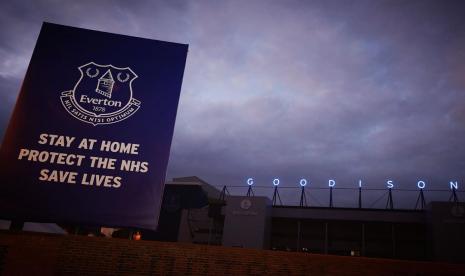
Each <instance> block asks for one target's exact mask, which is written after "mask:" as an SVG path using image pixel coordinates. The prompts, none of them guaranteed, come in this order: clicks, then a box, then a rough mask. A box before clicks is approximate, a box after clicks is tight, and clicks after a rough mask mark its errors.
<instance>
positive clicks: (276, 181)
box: [273, 178, 279, 186]
mask: <svg viewBox="0 0 465 276" xmlns="http://www.w3.org/2000/svg"><path fill="white" fill-rule="evenodd" d="M273 185H274V186H278V185H279V178H275V179H273Z"/></svg>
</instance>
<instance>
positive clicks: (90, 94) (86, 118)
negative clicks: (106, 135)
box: [60, 62, 141, 126]
mask: <svg viewBox="0 0 465 276" xmlns="http://www.w3.org/2000/svg"><path fill="white" fill-rule="evenodd" d="M78 69H79V71H80V72H81V77H80V78H79V80H78V81H77V83H76V84H75V85H74V88H73V89H72V90H68V91H64V92H62V93H61V97H60V99H61V103H62V104H63V107H64V108H65V109H66V111H68V113H69V114H71V115H72V116H73V117H75V118H76V119H78V120H80V121H83V122H85V123H89V124H92V125H94V126H97V125H104V124H113V123H117V122H120V121H122V120H125V119H127V118H129V117H130V116H132V115H133V114H134V113H135V112H136V111H137V110H138V109H139V108H140V105H141V103H140V101H138V100H136V99H135V98H134V97H133V91H132V82H133V81H134V80H135V79H136V78H137V77H138V76H137V75H136V73H134V71H133V70H131V68H129V67H124V68H121V67H116V66H113V65H111V64H108V65H100V64H97V63H95V62H89V63H87V64H84V65H82V66H79V67H78Z"/></svg>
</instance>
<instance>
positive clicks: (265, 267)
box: [0, 231, 465, 276]
mask: <svg viewBox="0 0 465 276" xmlns="http://www.w3.org/2000/svg"><path fill="white" fill-rule="evenodd" d="M0 272H2V275H62V274H76V275H83V274H84V275H85V274H98V275H150V274H153V275H222V276H223V275H246V274H248V275H465V265H458V264H444V263H428V262H409V261H396V260H387V259H372V258H359V257H342V256H327V255H317V254H306V253H296V252H279V251H269V250H254V249H242V248H226V247H219V246H203V245H194V244H183V243H168V242H154V241H130V240H122V239H107V238H96V237H84V236H58V235H47V234H34V233H25V232H23V233H13V232H8V231H3V232H0Z"/></svg>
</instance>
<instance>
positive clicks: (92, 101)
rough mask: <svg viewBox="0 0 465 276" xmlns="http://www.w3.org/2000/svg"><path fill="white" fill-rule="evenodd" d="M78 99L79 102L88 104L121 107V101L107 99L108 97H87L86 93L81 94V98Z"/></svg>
mask: <svg viewBox="0 0 465 276" xmlns="http://www.w3.org/2000/svg"><path fill="white" fill-rule="evenodd" d="M79 101H80V102H81V103H89V104H96V105H103V106H115V107H121V102H120V101H113V100H109V99H97V98H89V97H87V96H86V95H81V99H80V100H79Z"/></svg>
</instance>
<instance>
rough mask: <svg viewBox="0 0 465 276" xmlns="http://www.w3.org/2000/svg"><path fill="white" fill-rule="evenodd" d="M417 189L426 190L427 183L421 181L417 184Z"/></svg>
mask: <svg viewBox="0 0 465 276" xmlns="http://www.w3.org/2000/svg"><path fill="white" fill-rule="evenodd" d="M417 187H418V188H420V189H424V188H425V187H426V182H425V181H423V180H420V181H418V182H417Z"/></svg>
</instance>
